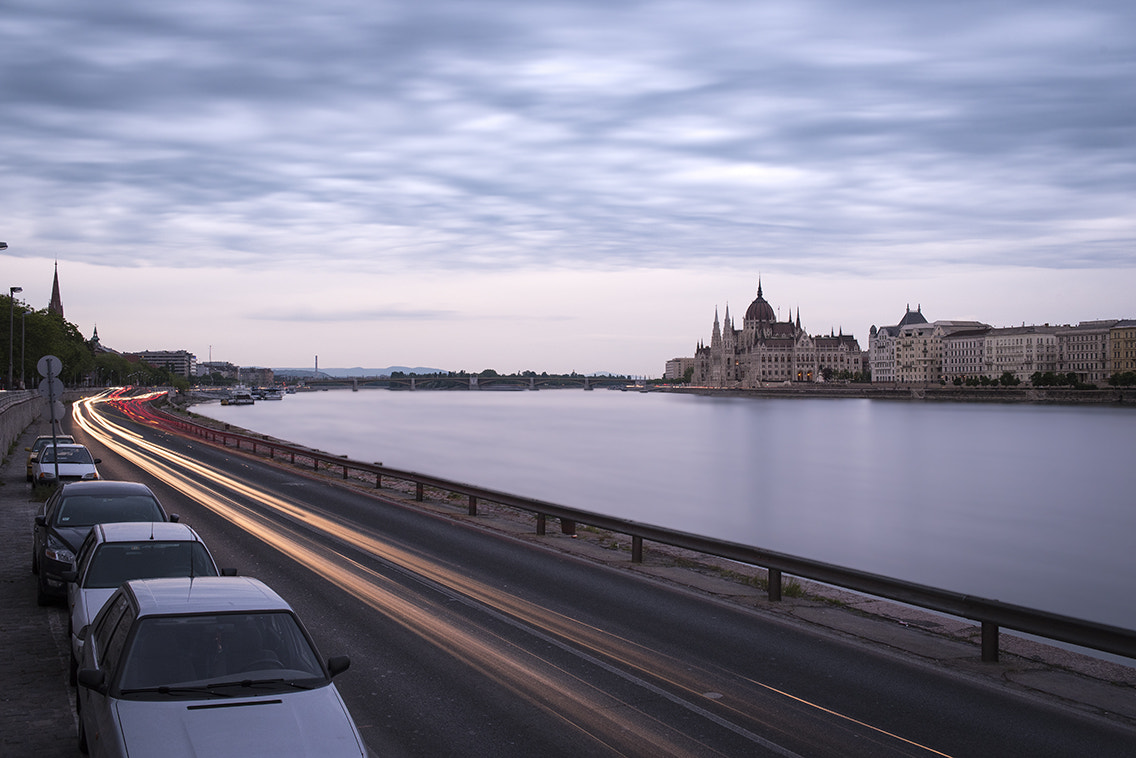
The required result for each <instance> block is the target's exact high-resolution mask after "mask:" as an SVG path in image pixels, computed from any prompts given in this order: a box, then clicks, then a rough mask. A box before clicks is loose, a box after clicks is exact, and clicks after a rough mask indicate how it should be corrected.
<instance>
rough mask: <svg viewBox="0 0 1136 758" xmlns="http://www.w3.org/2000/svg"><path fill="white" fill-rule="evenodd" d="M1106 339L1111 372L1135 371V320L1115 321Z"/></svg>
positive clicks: (1124, 372)
mask: <svg viewBox="0 0 1136 758" xmlns="http://www.w3.org/2000/svg"><path fill="white" fill-rule="evenodd" d="M1108 341H1109V355H1110V357H1111V362H1112V366H1111V368H1112V373H1113V374H1126V373H1128V372H1130V371H1136V321H1134V320H1131V319H1128V320H1125V321H1117V322H1116V323H1115V324H1113V326H1112V329H1110V330H1109V333H1108ZM1110 375H1111V374H1110Z"/></svg>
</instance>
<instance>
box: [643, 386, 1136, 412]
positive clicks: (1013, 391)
mask: <svg viewBox="0 0 1136 758" xmlns="http://www.w3.org/2000/svg"><path fill="white" fill-rule="evenodd" d="M651 391H653V392H671V393H676V394H687V395H705V396H709V397H764V398H793V397H801V398H862V399H866V400H902V401H925V402H955V403H1035V404H1040V405H1101V406H1107V405H1116V406H1129V407H1136V387H1109V388H1107V389H1073V388H1071V387H957V386H955V385H953V384H949V385H938V384H933V385H880V384H829V383H819V384H810V383H804V382H801V383H796V382H794V383H791V384H776V385H772V384H771V385H768V386H765V387H758V388H753V389H739V388H728V389H719V388H714V387H658V388H653V389H652V390H651Z"/></svg>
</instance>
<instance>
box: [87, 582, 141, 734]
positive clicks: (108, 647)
mask: <svg viewBox="0 0 1136 758" xmlns="http://www.w3.org/2000/svg"><path fill="white" fill-rule="evenodd" d="M134 617H135V613H134V609H133V607H132V606H131V604H130V599H129V598H128V597H127V596H126V594H125V593H124V592H121V591H119V592H118V593H116V594H115V596H114V597H112V598H111V599H110V600H109V601H108V602H107V605H106V607H105V608H104V609H103V611H102V612H100V613H99V615H98V617H96V618H95V623H94V624H93V625H92V626H91V629H90V630H88V635H87V640H86V643H85V644H84V645H83V663H82V664H80V668H91V669H95V670H97V671H101V672H102V673H103V675H104V679H103V682H104V686H103V687H102V688H101V690H102V691H101V692H100V688H95V687H85V686H80V687H79V694H78V699H79V718H80V719H81V720H82V728H83V730H84V732H85V736H86V739H87V747H88V748H89V750H90V752H91V755H95V756H100V755H115V756H117V755H126V748H125V746H124V745H123V744H122V733H121V730H120V729H119V728H118V724H117V723H116V721H115V712H114V701H113V699H112V698H111V697H110V696H109V694H108V693H109V692H110V691H111V689H112V688H113V686H114V682H115V680H116V679H117V674H118V666H119V663H120V661H121V659H122V652H123V650H124V649H125V648H126V643H127V640H128V638H129V636H130V631H131V627H132V626H133V625H134Z"/></svg>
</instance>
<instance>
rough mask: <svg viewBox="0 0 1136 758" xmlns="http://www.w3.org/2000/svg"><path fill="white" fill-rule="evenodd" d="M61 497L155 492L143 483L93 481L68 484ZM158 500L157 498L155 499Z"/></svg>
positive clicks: (107, 480) (108, 480)
mask: <svg viewBox="0 0 1136 758" xmlns="http://www.w3.org/2000/svg"><path fill="white" fill-rule="evenodd" d="M60 495H61V496H64V497H65V496H69V495H97V496H99V497H106V496H108V495H151V496H153V495H154V493H153V491H152V490H151V489H150V488H149V487H147V486H146V485H145V484H143V483H142V482H120V481H116V480H114V479H93V480H90V481H84V482H68V483H67V484H64V485H63V488H62V490H60ZM154 499H155V500H157V497H154Z"/></svg>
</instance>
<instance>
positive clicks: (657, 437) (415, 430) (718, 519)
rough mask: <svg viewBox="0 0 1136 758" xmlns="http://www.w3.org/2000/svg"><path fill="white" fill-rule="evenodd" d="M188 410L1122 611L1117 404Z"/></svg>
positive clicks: (334, 395) (403, 403) (362, 398)
mask: <svg viewBox="0 0 1136 758" xmlns="http://www.w3.org/2000/svg"><path fill="white" fill-rule="evenodd" d="M195 410H197V411H199V412H201V413H203V414H204V415H207V416H210V417H213V418H217V419H221V420H224V421H228V422H231V423H233V424H236V425H239V426H242V427H245V428H249V429H254V430H256V431H258V432H261V433H264V434H269V435H272V436H275V437H279V438H282V439H288V440H292V441H294V442H296V443H298V444H303V445H307V446H310V447H314V448H318V449H321V450H324V451H327V452H330V453H334V454H343V455H347V456H348V457H350V458H353V459H356V460H363V461H382V462H383V463H385V464H386V465H388V466H392V467H396V468H404V469H410V470H413V471H420V472H423V473H428V474H433V475H436V476H440V477H444V478H447V479H453V480H457V481H463V482H469V483H471V484H477V485H479V486H483V487H490V488H493V489H499V490H503V491H506V492H511V493H516V494H520V495H527V496H530V497H535V498H540V499H543V500H549V501H551V502H555V503H560V504H564V505H570V506H574V507H578V508H582V509H585V510H590V511H595V512H600V513H605V514H609V515H613V516H620V517H623V518H629V519H634V520H636V521H644V522H648V523H653V524H659V525H663V526H668V527H673V528H677V529H682V530H684V531H689V532H695V533H699V534H704V535H708V536H713V537H720V538H724V539H729V540H733V541H735V542H743V543H748V544H751V545H757V546H760V547H763V548H767V549H771V550H778V551H782V552H787V553H792V554H795V555H801V556H805V557H810V558H815V559H818V560H823V561H827V562H829V563H834V564H838V565H843V566H849V567H853V568H858V569H862V570H865V571H872V572H875V573H879V574H885V575H888V576H894V577H898V578H903V579H907V580H909V581H914V582H920V583H923V584H929V585H932V586H936V587H942V588H944V589H951V590H957V591H960V592H967V593H971V594H975V595H979V596H982V597H988V598H993V599H998V600H1004V601H1006V602H1012V603H1017V604H1019V605H1025V606H1029V607H1033V608H1042V609H1047V610H1052V611H1056V612H1059V613H1065V614H1069V615H1073V616H1078V617H1081V618H1088V619H1093V620H1097V621H1103V622H1106V623H1112V624H1117V625H1120V626H1125V627H1128V628H1136V607H1133V604H1132V603H1130V602H1129V601H1128V598H1129V597H1130V594H1131V587H1132V583H1133V580H1136V557H1134V555H1133V551H1132V549H1131V541H1132V538H1133V536H1134V535H1136V466H1134V465H1133V462H1132V449H1133V440H1136V410H1132V409H1124V408H1091V407H1049V406H1031V405H990V404H981V405H980V404H953V403H951V404H947V403H942V404H935V403H914V402H895V401H869V400H843V399H842V400H828V399H791V400H788V399H787V400H768V399H741V398H704V397H693V396H686V395H662V394H654V393H652V394H641V393H623V392H611V391H604V390H600V391H594V392H584V391H580V390H544V391H540V392H487V391H484V392H426V391H418V392H390V391H386V390H368V391H361V392H345V391H332V392H317V393H308V394H296V395H289V396H288V398H287V399H286V400H285V401H284V402H282V403H258V404H256V405H255V406H251V407H233V406H227V407H226V406H220V405H206V406H198V407H197V408H196V409H195Z"/></svg>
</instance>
